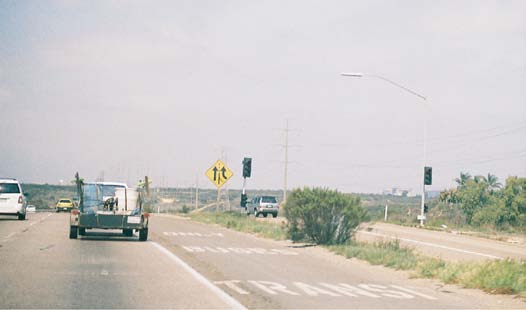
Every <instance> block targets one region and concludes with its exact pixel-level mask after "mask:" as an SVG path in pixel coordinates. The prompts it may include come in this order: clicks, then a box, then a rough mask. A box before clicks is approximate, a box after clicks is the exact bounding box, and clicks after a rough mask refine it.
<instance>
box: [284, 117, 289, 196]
mask: <svg viewBox="0 0 526 310" xmlns="http://www.w3.org/2000/svg"><path fill="white" fill-rule="evenodd" d="M284 147H285V172H284V175H283V183H284V184H283V203H285V201H287V176H288V164H289V120H286V121H285V145H284Z"/></svg>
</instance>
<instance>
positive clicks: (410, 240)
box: [360, 231, 503, 259]
mask: <svg viewBox="0 0 526 310" xmlns="http://www.w3.org/2000/svg"><path fill="white" fill-rule="evenodd" d="M360 233H363V234H368V235H373V236H378V237H387V238H391V239H396V240H402V241H407V242H412V243H416V244H421V245H427V246H430V247H435V248H440V249H446V250H450V251H456V252H460V253H466V254H471V255H478V256H483V257H489V258H493V259H503V258H502V257H500V256H495V255H491V254H484V253H479V252H473V251H468V250H462V249H457V248H452V247H449V246H445V245H440V244H435V243H430V242H424V241H418V240H413V239H407V238H399V237H394V236H389V235H384V234H379V233H374V232H370V231H360Z"/></svg>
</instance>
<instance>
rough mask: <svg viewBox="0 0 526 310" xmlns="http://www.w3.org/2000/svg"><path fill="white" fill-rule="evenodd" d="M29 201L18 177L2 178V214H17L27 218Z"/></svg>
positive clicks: (0, 201)
mask: <svg viewBox="0 0 526 310" xmlns="http://www.w3.org/2000/svg"><path fill="white" fill-rule="evenodd" d="M26 206H27V201H26V198H25V197H24V193H23V192H22V186H20V183H19V182H18V181H17V180H16V179H0V215H15V216H18V219H19V220H21V221H22V220H25V219H26Z"/></svg>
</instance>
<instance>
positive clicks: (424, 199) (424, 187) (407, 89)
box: [341, 72, 427, 226]
mask: <svg viewBox="0 0 526 310" xmlns="http://www.w3.org/2000/svg"><path fill="white" fill-rule="evenodd" d="M341 75H342V76H346V77H354V78H361V77H372V78H377V79H380V80H383V81H385V82H387V83H389V84H391V85H394V86H396V87H398V88H401V89H403V90H405V91H406V92H408V93H410V94H413V95H415V96H417V97H418V98H420V99H422V100H423V101H424V105H423V107H424V113H423V114H424V116H423V121H424V156H423V157H424V165H423V166H422V201H421V204H420V215H419V216H418V219H419V220H420V226H424V219H425V215H424V206H425V202H426V185H425V167H426V153H427V150H426V147H427V146H426V140H427V111H426V109H425V108H426V106H427V104H426V101H427V98H426V97H425V96H423V95H421V94H419V93H417V92H415V91H414V90H411V89H409V88H407V87H405V86H402V85H400V84H398V83H396V82H394V81H391V80H390V79H388V78H385V77H383V76H379V75H372V74H363V73H358V72H349V73H341ZM386 216H387V206H386Z"/></svg>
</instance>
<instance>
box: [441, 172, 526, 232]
mask: <svg viewBox="0 0 526 310" xmlns="http://www.w3.org/2000/svg"><path fill="white" fill-rule="evenodd" d="M455 182H456V183H457V186H456V187H455V188H452V189H448V190H445V191H442V192H441V193H440V197H439V201H441V202H443V203H447V204H449V205H450V206H456V207H458V208H460V210H461V211H462V213H463V214H464V216H465V219H466V223H467V224H469V225H473V226H486V227H493V228H496V229H504V228H508V227H522V228H524V227H526V178H519V177H517V176H511V177H508V178H507V179H506V182H505V184H504V185H503V184H502V183H500V182H499V180H498V178H497V177H496V176H495V175H492V174H490V173H488V175H487V176H479V175H477V176H471V175H470V174H469V173H467V172H461V173H460V176H459V177H458V178H456V179H455Z"/></svg>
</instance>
